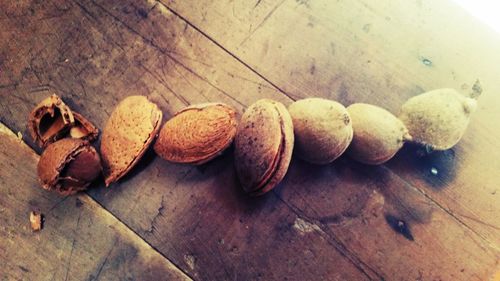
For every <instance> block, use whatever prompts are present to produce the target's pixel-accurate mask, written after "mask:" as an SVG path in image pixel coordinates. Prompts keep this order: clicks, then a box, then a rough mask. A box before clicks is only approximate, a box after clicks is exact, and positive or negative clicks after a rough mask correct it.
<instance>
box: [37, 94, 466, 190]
mask: <svg viewBox="0 0 500 281" xmlns="http://www.w3.org/2000/svg"><path fill="white" fill-rule="evenodd" d="M475 107H476V100H475V99H472V98H468V97H465V96H462V95H461V94H459V93H458V92H456V91H455V90H453V89H438V90H434V91H430V92H427V93H423V94H421V95H418V96H415V97H413V98H411V99H409V100H408V101H407V102H406V103H405V104H404V105H403V106H402V109H401V113H400V115H399V118H398V117H396V116H394V115H393V114H392V113H390V112H389V111H387V110H385V109H383V108H380V107H377V106H374V105H370V104H365V103H356V104H352V105H350V106H349V107H347V108H346V107H344V106H343V105H342V104H340V103H338V102H335V101H332V100H326V99H321V98H307V99H302V100H298V101H296V102H294V103H292V104H291V105H290V106H289V107H288V108H286V107H285V106H284V105H283V104H281V103H279V102H277V101H273V100H269V99H262V100H258V101H257V102H255V103H254V104H252V105H250V106H249V107H248V108H247V109H246V111H245V112H244V114H243V115H242V116H241V118H240V120H238V117H237V116H238V114H237V112H236V110H235V109H234V108H232V107H231V106H229V105H226V104H223V103H205V104H197V105H192V106H189V107H187V108H185V109H183V110H181V111H179V112H177V113H176V114H175V115H174V116H173V117H172V118H171V119H170V120H168V121H167V122H166V123H165V124H164V125H163V127H162V128H161V120H162V111H161V110H160V109H159V108H158V106H157V105H156V104H154V103H153V102H151V101H149V100H148V98H147V97H144V96H129V97H127V98H125V99H124V100H122V101H121V102H120V103H119V104H118V105H117V106H116V108H115V109H114V111H113V112H112V114H111V116H110V118H109V120H108V121H107V124H106V126H105V129H104V131H103V134H102V139H101V147H100V153H98V152H97V151H96V149H95V148H94V147H93V146H92V145H91V144H90V142H92V141H94V140H95V139H96V138H97V136H98V129H97V128H96V127H95V126H94V125H93V124H92V123H91V122H90V121H89V120H88V119H86V118H85V117H84V116H82V115H80V114H78V113H77V112H74V111H72V110H71V109H70V108H69V107H68V106H67V105H66V104H65V103H64V102H63V101H62V100H61V98H59V97H58V96H56V95H52V96H50V97H48V98H47V99H45V100H43V101H42V102H41V103H40V104H39V105H38V106H37V107H36V108H35V109H34V110H33V111H32V113H31V115H30V121H29V129H30V132H31V134H32V136H33V138H34V140H35V142H36V143H37V144H38V145H40V146H41V147H42V148H44V149H45V150H44V152H43V153H42V156H41V157H40V160H39V163H38V174H39V177H40V182H41V184H42V186H43V188H45V189H48V190H55V191H58V192H59V193H61V194H63V195H69V194H73V193H75V192H78V191H81V190H85V189H86V188H87V187H88V186H89V185H90V183H92V182H93V181H95V180H96V178H98V177H99V175H100V174H101V173H102V174H103V175H104V180H105V183H106V186H109V185H110V184H111V183H113V182H115V181H117V180H119V179H120V178H122V177H123V176H124V175H126V174H127V172H129V171H130V170H131V169H132V168H133V167H134V165H136V164H137V162H138V161H139V159H140V158H141V156H142V155H143V154H144V153H145V151H146V150H147V149H148V148H149V147H150V145H151V144H152V143H153V141H154V140H155V138H156V137H157V136H158V138H157V140H156V142H155V144H154V150H155V152H156V153H157V154H158V155H159V156H160V157H161V158H163V159H165V160H168V161H170V162H174V163H186V164H192V165H199V164H203V163H206V162H208V161H210V160H212V159H213V158H215V157H217V156H218V155H220V154H221V153H222V152H223V151H224V150H225V149H226V148H228V147H229V146H230V145H231V144H232V143H233V141H234V146H235V152H234V157H235V166H236V172H237V175H238V178H239V180H240V183H241V186H242V188H243V189H244V190H245V192H247V193H248V194H250V195H261V194H264V193H266V192H268V191H270V190H271V189H273V188H274V187H275V186H276V185H277V184H278V183H279V182H280V181H281V180H282V179H283V177H284V176H285V174H286V172H287V170H288V165H289V163H290V161H291V158H292V153H293V152H294V153H295V154H296V155H297V156H298V157H299V158H301V159H303V160H305V161H308V162H310V163H314V164H328V163H331V162H333V161H334V160H335V159H337V158H338V157H339V156H340V155H342V154H343V153H344V152H346V151H347V153H348V155H349V156H350V157H352V158H353V159H355V160H357V161H359V162H362V163H365V164H371V165H377V164H382V163H384V162H386V161H388V160H389V159H391V158H392V157H393V156H394V155H395V154H396V153H397V152H398V151H399V150H400V149H401V147H402V146H403V144H404V143H405V142H408V141H411V142H416V143H420V144H423V145H426V146H428V147H431V148H433V149H437V150H445V149H448V148H450V147H452V146H454V145H455V144H456V143H457V142H458V141H459V140H460V138H461V137H462V135H463V134H464V132H465V129H466V127H467V125H468V123H469V117H470V114H471V113H472V112H473V111H474V110H475ZM160 128H161V130H160ZM294 147H295V150H294Z"/></svg>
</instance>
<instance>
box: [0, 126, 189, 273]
mask: <svg viewBox="0 0 500 281" xmlns="http://www.w3.org/2000/svg"><path fill="white" fill-rule="evenodd" d="M0 157H1V159H2V161H0V194H1V196H0V214H1V226H0V236H1V237H2V239H0V260H1V261H2V268H1V269H0V279H1V280H189V277H187V276H186V275H185V274H184V273H182V271H180V270H179V269H177V268H176V267H175V266H174V265H173V264H172V263H170V262H169V261H168V260H167V259H165V258H164V257H163V256H162V255H161V254H160V253H158V252H157V251H155V250H154V249H153V248H151V246H149V245H148V244H147V243H145V242H144V241H143V240H141V239H138V238H137V235H136V234H135V233H133V232H132V231H131V230H130V229H128V228H127V227H126V226H125V225H124V224H123V223H122V222H120V221H119V220H117V219H116V218H115V217H114V216H113V215H112V214H110V213H109V212H108V211H106V210H105V209H103V208H102V207H101V206H100V205H99V204H98V203H97V202H95V201H94V200H93V199H92V198H90V197H89V196H88V195H85V194H82V195H79V196H73V197H67V198H61V197H59V196H57V195H56V194H52V193H48V192H44V191H43V190H41V189H40V188H39V187H38V179H37V174H36V163H37V161H38V155H37V154H36V153H35V152H34V151H33V150H32V149H30V148H29V147H28V146H27V145H25V144H23V143H22V142H21V141H20V140H19V139H18V137H17V136H16V135H15V134H13V133H12V132H10V134H9V132H8V130H7V129H5V127H4V125H2V124H1V123H0ZM31 211H37V212H41V213H43V214H44V216H45V222H44V225H43V226H44V227H43V230H42V231H39V232H36V233H35V232H32V230H31V227H30V224H29V220H28V218H29V213H30V212H31ZM96 238H98V239H96Z"/></svg>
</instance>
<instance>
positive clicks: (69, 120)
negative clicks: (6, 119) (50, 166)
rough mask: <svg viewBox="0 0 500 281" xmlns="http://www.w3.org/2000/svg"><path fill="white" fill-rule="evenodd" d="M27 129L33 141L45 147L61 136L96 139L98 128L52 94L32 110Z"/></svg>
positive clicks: (61, 137)
mask: <svg viewBox="0 0 500 281" xmlns="http://www.w3.org/2000/svg"><path fill="white" fill-rule="evenodd" d="M28 129H29V131H30V134H31V136H32V137H33V139H34V141H35V143H36V144H37V145H38V146H40V147H42V148H45V147H47V145H49V144H51V143H53V142H55V141H57V140H59V139H63V138H67V137H71V138H80V139H84V140H88V141H94V140H95V139H97V135H98V134H99V130H98V129H97V128H96V127H95V126H94V125H93V124H92V123H91V122H90V121H89V120H87V119H86V118H85V117H83V116H82V115H81V114H79V113H77V112H74V111H71V109H70V108H69V107H68V106H67V105H66V104H65V103H64V102H63V101H62V99H61V98H60V97H59V96H57V95H55V94H53V95H51V96H50V97H48V98H46V99H44V100H43V101H41V102H40V103H39V104H38V105H37V106H36V107H35V108H34V109H33V110H32V111H31V114H30V117H29V121H28Z"/></svg>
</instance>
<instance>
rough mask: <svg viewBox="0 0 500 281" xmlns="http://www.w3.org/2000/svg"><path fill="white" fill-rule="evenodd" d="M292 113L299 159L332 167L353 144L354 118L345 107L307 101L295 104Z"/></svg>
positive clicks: (314, 99) (327, 101) (338, 104)
mask: <svg viewBox="0 0 500 281" xmlns="http://www.w3.org/2000/svg"><path fill="white" fill-rule="evenodd" d="M288 111H289V112H290V116H291V117H292V120H293V129H294V133H295V152H296V153H297V156H298V157H299V158H301V159H303V160H305V161H307V162H310V163H313V164H328V163H331V162H333V161H334V160H335V159H337V158H338V157H339V156H340V155H342V153H344V151H345V150H346V149H347V147H348V146H349V144H350V143H351V140H352V136H353V131H352V124H351V118H350V116H349V113H348V112H347V109H346V108H345V107H344V106H343V105H342V104H340V103H338V102H335V101H332V100H327V99H322V98H307V99H302V100H298V101H296V102H294V103H292V104H291V105H290V106H289V107H288Z"/></svg>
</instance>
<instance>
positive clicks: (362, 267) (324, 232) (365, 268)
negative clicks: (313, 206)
mask: <svg viewBox="0 0 500 281" xmlns="http://www.w3.org/2000/svg"><path fill="white" fill-rule="evenodd" d="M272 193H273V194H274V195H275V196H276V197H277V198H278V200H279V201H280V202H282V203H283V204H284V205H285V206H286V207H287V208H288V209H289V210H291V211H292V212H293V213H294V214H295V215H296V216H297V217H299V218H300V219H302V220H303V221H305V222H306V223H308V224H310V225H313V226H317V227H318V228H319V230H318V229H315V230H316V231H317V232H318V233H319V234H320V235H321V236H323V237H324V238H325V239H326V241H327V242H328V243H329V244H330V245H332V246H333V247H334V248H335V249H336V250H337V252H338V253H339V254H341V255H342V256H343V257H345V258H346V259H347V260H348V261H349V262H350V263H351V264H352V265H354V266H355V267H356V268H357V269H358V270H359V271H360V272H361V273H362V274H363V275H365V276H366V277H367V278H368V279H370V280H374V279H378V280H384V277H383V276H382V274H381V273H379V272H377V271H376V270H375V269H373V268H371V267H370V266H369V265H368V264H366V263H365V262H364V261H362V260H361V259H360V258H359V257H358V256H357V255H356V254H355V253H354V252H352V251H351V250H349V248H348V247H347V246H346V245H345V244H344V243H342V241H340V239H339V238H338V237H337V236H336V235H335V234H334V233H333V232H332V231H331V230H330V229H329V228H328V227H327V226H326V225H324V224H323V223H321V222H320V221H318V220H316V219H313V218H310V217H309V216H307V215H306V214H305V213H304V212H303V211H302V210H301V209H299V208H297V207H296V206H294V205H293V204H291V203H289V202H287V201H286V200H284V199H283V198H282V197H281V196H279V194H278V193H277V192H276V191H275V190H273V191H272Z"/></svg>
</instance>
